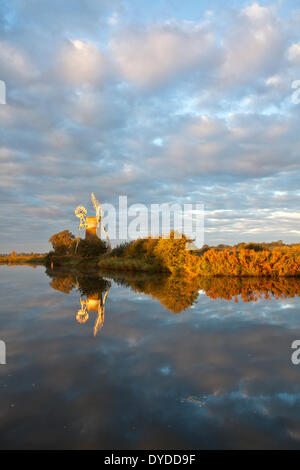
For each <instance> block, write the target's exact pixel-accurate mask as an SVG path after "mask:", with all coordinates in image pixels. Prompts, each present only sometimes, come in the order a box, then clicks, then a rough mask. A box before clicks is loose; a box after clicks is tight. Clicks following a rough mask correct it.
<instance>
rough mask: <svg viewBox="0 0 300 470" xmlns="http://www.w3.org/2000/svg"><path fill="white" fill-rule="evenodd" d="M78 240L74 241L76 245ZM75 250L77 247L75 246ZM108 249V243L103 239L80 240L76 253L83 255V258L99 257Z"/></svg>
mask: <svg viewBox="0 0 300 470" xmlns="http://www.w3.org/2000/svg"><path fill="white" fill-rule="evenodd" d="M76 243H77V240H76V241H75V240H74V242H73V245H76ZM74 251H75V248H74ZM106 251H107V243H106V242H104V241H103V240H100V238H99V239H95V240H80V242H79V244H78V248H77V252H76V255H78V256H82V257H83V258H97V257H98V256H101V255H103V254H104V253H105V252H106Z"/></svg>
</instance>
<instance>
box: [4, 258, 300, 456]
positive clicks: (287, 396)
mask: <svg viewBox="0 0 300 470" xmlns="http://www.w3.org/2000/svg"><path fill="white" fill-rule="evenodd" d="M50 274H51V273H50ZM114 276H115V275H114ZM118 277H119V279H117V282H116V280H114V279H111V278H109V277H108V276H107V275H106V277H105V279H102V280H101V279H100V278H99V276H98V277H96V278H95V277H94V278H92V277H86V276H85V277H80V276H79V278H78V276H77V278H76V276H74V275H71V274H68V275H66V274H62V273H56V274H53V273H52V278H49V277H48V276H47V275H46V274H45V268H43V267H38V268H36V269H32V268H30V267H25V266H14V267H4V266H2V267H0V291H1V308H0V339H2V340H4V341H5V342H6V347H7V364H6V365H1V366H0V392H1V401H0V447H1V448H25V449H31V448H34V449H37V448H43V449H46V448H50V449H60V448H64V449H65V448H76V449H91V448H100V449H101V448H102V449H140V448H144V449H176V448H185V449H213V448H231V449H232V448H233V449H240V448H247V449H253V448H300V365H299V366H296V365H293V364H292V362H291V354H292V350H291V344H292V342H293V341H294V340H295V339H300V303H299V297H298V296H297V294H298V295H299V292H300V287H299V286H300V281H295V280H286V281H285V282H284V283H276V284H274V283H273V284H270V283H265V284H264V283H261V282H260V283H259V282H257V281H251V282H250V281H244V282H243V283H242V282H241V281H239V282H238V281H230V282H229V283H228V282H227V283H226V282H225V283H224V282H223V283H222V281H220V280H218V281H214V282H211V281H206V283H202V284H201V285H200V286H199V285H197V284H191V285H186V284H185V283H184V282H182V283H180V282H179V283H178V281H175V280H168V279H166V278H164V277H161V278H157V277H153V276H152V277H147V276H142V275H131V276H128V275H127V276H126V279H125V280H124V279H123V276H122V275H120V276H118ZM49 283H51V285H49ZM51 286H52V287H51ZM63 291H64V292H65V293H64V292H63ZM67 292H68V293H67ZM272 293H273V294H274V295H273V294H272ZM221 297H226V298H231V297H232V300H231V301H230V300H225V299H223V298H221ZM242 297H243V298H242ZM80 299H81V301H80ZM243 299H244V300H247V301H244V300H243ZM182 308H183V309H184V310H182V311H181V309H182ZM180 311H181V313H179V312H180ZM173 312H176V313H173Z"/></svg>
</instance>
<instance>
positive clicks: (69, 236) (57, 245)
mask: <svg viewBox="0 0 300 470" xmlns="http://www.w3.org/2000/svg"><path fill="white" fill-rule="evenodd" d="M74 239H75V237H74V235H73V233H71V232H69V230H63V231H62V232H59V233H56V234H54V235H52V237H50V238H49V242H50V243H51V245H52V246H53V250H54V251H55V253H56V254H60V255H69V254H71V252H72V250H73V245H74V244H73V242H74Z"/></svg>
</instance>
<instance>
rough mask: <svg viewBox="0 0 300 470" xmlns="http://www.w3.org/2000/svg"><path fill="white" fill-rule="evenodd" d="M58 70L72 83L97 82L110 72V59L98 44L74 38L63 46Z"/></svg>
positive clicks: (58, 61)
mask: <svg viewBox="0 0 300 470" xmlns="http://www.w3.org/2000/svg"><path fill="white" fill-rule="evenodd" d="M57 71H58V73H59V74H60V75H61V76H62V78H63V79H64V80H65V81H66V82H67V83H68V84H70V85H82V84H86V83H88V84H97V83H100V82H101V81H103V79H104V78H105V76H106V75H107V73H108V61H107V59H106V58H105V56H104V54H103V53H102V52H101V51H100V49H99V48H98V47H97V46H96V44H94V43H92V42H86V41H82V40H80V39H74V40H69V41H68V42H67V43H66V44H65V45H64V46H63V47H62V49H61V51H60V53H59V57H58V60H57Z"/></svg>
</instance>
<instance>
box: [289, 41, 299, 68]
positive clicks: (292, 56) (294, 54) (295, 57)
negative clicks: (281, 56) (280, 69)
mask: <svg viewBox="0 0 300 470" xmlns="http://www.w3.org/2000/svg"><path fill="white" fill-rule="evenodd" d="M287 54H288V59H289V61H290V62H292V63H293V64H296V65H300V42H297V43H295V44H292V45H291V46H290V47H289V49H288V53H287Z"/></svg>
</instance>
